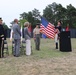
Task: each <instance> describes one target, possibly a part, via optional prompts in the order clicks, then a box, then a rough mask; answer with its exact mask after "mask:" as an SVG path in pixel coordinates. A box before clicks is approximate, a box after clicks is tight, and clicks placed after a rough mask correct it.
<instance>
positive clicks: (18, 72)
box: [0, 39, 76, 75]
mask: <svg viewBox="0 0 76 75" xmlns="http://www.w3.org/2000/svg"><path fill="white" fill-rule="evenodd" d="M7 41H8V45H9V56H8V55H7V56H6V58H0V75H39V74H40V73H45V75H48V74H49V73H50V72H49V71H51V70H50V69H48V64H47V63H49V62H50V61H49V60H51V63H49V64H53V63H55V64H56V62H59V61H57V60H55V58H63V57H68V56H69V55H70V54H71V53H72V52H60V51H59V50H56V49H55V44H54V40H51V39H41V45H40V51H37V50H35V44H34V40H33V39H32V40H31V42H32V55H30V56H26V55H21V56H20V57H18V58H17V57H13V56H12V49H11V47H12V46H11V45H12V44H11V42H10V41H9V39H7ZM71 42H72V50H76V39H72V40H71ZM73 54H74V55H75V54H76V53H75V52H73ZM73 54H72V55H73ZM5 55H6V54H5ZM52 60H53V61H52ZM45 61H46V62H45ZM59 64H60V63H58V65H59ZM44 65H45V66H47V69H46V67H44ZM69 66H70V65H69ZM43 67H44V70H43ZM51 69H52V68H51ZM56 69H57V68H55V69H54V70H55V71H57V70H56ZM61 69H63V68H61ZM46 71H47V72H48V73H47V72H46ZM53 72H54V71H53ZM51 73H52V72H51ZM42 75H44V74H42ZM66 75H67V74H66Z"/></svg>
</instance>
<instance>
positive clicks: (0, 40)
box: [0, 18, 6, 58]
mask: <svg viewBox="0 0 76 75" xmlns="http://www.w3.org/2000/svg"><path fill="white" fill-rule="evenodd" d="M2 21H3V20H2V18H0V58H2V57H4V40H6V37H5V32H4V28H3V25H2Z"/></svg>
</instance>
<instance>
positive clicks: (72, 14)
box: [67, 4, 76, 28]
mask: <svg viewBox="0 0 76 75" xmlns="http://www.w3.org/2000/svg"><path fill="white" fill-rule="evenodd" d="M67 20H68V24H69V26H70V27H71V28H75V27H76V8H75V7H74V6H72V5H71V4H69V5H68V6H67Z"/></svg>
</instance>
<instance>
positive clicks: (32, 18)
mask: <svg viewBox="0 0 76 75" xmlns="http://www.w3.org/2000/svg"><path fill="white" fill-rule="evenodd" d="M39 15H40V12H39V10H37V9H34V10H32V11H29V12H28V13H26V12H24V13H22V14H20V18H22V19H26V20H27V21H28V22H30V23H31V25H32V27H35V25H36V24H37V23H40V20H39V17H38V16H39Z"/></svg>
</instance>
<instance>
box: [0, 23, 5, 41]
mask: <svg viewBox="0 0 76 75" xmlns="http://www.w3.org/2000/svg"><path fill="white" fill-rule="evenodd" d="M2 38H4V40H6V36H5V31H4V28H3V25H1V24H0V39H2Z"/></svg>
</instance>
